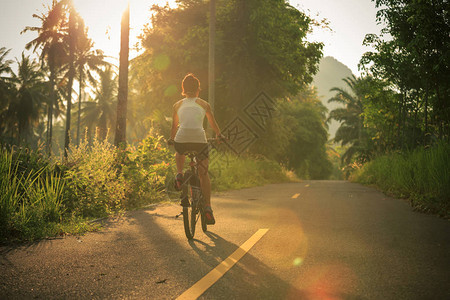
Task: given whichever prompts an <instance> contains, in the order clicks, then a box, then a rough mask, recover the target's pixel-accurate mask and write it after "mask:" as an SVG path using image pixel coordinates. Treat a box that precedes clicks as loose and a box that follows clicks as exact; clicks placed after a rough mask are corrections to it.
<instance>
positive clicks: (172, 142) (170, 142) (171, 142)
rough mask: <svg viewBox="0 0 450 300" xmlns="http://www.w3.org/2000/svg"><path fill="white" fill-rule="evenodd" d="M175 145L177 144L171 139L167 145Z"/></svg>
mask: <svg viewBox="0 0 450 300" xmlns="http://www.w3.org/2000/svg"><path fill="white" fill-rule="evenodd" d="M174 144H175V141H174V140H173V139H169V140H168V141H167V145H169V146H173V145H174Z"/></svg>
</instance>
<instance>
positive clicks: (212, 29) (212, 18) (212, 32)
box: [208, 0, 216, 113]
mask: <svg viewBox="0 0 450 300" xmlns="http://www.w3.org/2000/svg"><path fill="white" fill-rule="evenodd" d="M209 6H210V7H209V63H208V86H209V88H208V100H209V104H210V105H211V110H212V112H213V113H214V100H215V99H214V92H215V76H214V57H215V49H214V48H215V37H216V0H210V1H209Z"/></svg>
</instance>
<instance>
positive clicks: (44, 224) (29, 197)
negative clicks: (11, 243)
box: [0, 149, 64, 240]
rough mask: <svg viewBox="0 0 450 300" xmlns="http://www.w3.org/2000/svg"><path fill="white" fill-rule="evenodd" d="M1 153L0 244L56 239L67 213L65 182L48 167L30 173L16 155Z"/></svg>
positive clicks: (32, 170)
mask: <svg viewBox="0 0 450 300" xmlns="http://www.w3.org/2000/svg"><path fill="white" fill-rule="evenodd" d="M14 154H15V153H14V152H9V151H6V150H4V149H2V150H0V201H1V202H0V240H1V239H5V238H7V237H8V238H19V239H28V240H32V239H36V238H41V237H43V236H48V235H55V234H56V233H57V232H58V223H59V222H60V220H61V216H62V213H63V206H62V198H63V197H62V191H63V187H64V182H63V181H62V180H61V178H60V176H59V175H58V174H55V173H53V172H51V171H50V170H49V166H48V165H45V166H43V167H41V168H40V169H38V170H35V169H33V168H31V169H27V168H26V167H25V166H24V165H22V164H23V163H24V162H23V161H21V160H20V158H21V157H22V155H21V153H18V155H16V156H15V155H14Z"/></svg>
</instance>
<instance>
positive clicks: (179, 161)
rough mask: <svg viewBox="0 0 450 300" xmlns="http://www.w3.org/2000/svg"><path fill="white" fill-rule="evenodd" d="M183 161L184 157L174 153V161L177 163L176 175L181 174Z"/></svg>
mask: <svg viewBox="0 0 450 300" xmlns="http://www.w3.org/2000/svg"><path fill="white" fill-rule="evenodd" d="M185 159H186V155H184V154H180V153H178V152H176V154H175V161H176V163H177V173H180V174H182V173H183V167H184V161H185Z"/></svg>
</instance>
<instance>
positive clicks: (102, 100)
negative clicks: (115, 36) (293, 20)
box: [81, 67, 117, 140]
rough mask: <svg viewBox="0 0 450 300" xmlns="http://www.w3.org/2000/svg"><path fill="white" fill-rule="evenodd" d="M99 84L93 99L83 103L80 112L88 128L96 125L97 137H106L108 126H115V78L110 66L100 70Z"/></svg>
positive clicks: (90, 128) (101, 138)
mask: <svg viewBox="0 0 450 300" xmlns="http://www.w3.org/2000/svg"><path fill="white" fill-rule="evenodd" d="M99 75H100V86H99V87H98V88H97V89H96V90H95V96H94V99H91V101H87V102H84V103H83V108H82V109H81V114H82V118H83V123H84V124H85V126H86V127H88V130H90V131H91V130H92V129H93V128H95V127H97V137H98V139H100V140H103V139H105V138H106V134H107V131H108V128H113V127H114V126H115V124H114V123H115V122H114V121H115V112H116V106H117V78H113V76H114V72H113V71H112V69H111V67H106V68H105V70H104V71H101V72H100V74H99Z"/></svg>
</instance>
